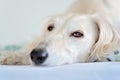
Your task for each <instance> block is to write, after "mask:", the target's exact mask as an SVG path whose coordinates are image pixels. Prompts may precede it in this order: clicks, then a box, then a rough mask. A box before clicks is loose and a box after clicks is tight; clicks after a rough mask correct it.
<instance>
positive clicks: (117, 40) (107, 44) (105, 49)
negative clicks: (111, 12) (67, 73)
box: [88, 16, 120, 60]
mask: <svg viewBox="0 0 120 80" xmlns="http://www.w3.org/2000/svg"><path fill="white" fill-rule="evenodd" d="M93 21H94V23H95V25H96V27H97V28H98V30H99V33H98V34H99V36H98V39H97V41H96V43H95V44H94V45H93V48H92V49H91V52H90V56H89V58H88V59H90V60H94V59H96V58H97V59H101V58H104V57H105V56H108V55H109V54H110V53H113V52H114V51H115V50H116V49H117V48H118V46H120V36H119V34H118V32H117V31H116V30H115V25H114V26H113V25H112V24H111V23H110V22H109V21H108V20H106V19H104V18H101V17H98V16H94V18H93ZM93 58H94V59H93Z"/></svg>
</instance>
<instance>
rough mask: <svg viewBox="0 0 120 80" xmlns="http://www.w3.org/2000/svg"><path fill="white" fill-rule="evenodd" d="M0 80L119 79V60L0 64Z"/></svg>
mask: <svg viewBox="0 0 120 80" xmlns="http://www.w3.org/2000/svg"><path fill="white" fill-rule="evenodd" d="M0 80H120V62H109V63H107V62H103V63H79V64H72V65H65V66H57V67H42V66H41V67H34V66H0Z"/></svg>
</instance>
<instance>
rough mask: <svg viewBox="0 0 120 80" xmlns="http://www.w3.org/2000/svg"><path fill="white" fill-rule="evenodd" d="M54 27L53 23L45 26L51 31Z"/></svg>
mask: <svg viewBox="0 0 120 80" xmlns="http://www.w3.org/2000/svg"><path fill="white" fill-rule="evenodd" d="M54 28H55V26H54V24H50V25H49V26H48V27H47V30H48V31H52V30H53V29H54Z"/></svg>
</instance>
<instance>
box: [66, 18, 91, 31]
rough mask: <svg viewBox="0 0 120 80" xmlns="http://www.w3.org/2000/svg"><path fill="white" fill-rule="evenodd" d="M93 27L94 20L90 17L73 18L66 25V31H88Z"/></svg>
mask: <svg viewBox="0 0 120 80" xmlns="http://www.w3.org/2000/svg"><path fill="white" fill-rule="evenodd" d="M92 25H93V22H92V19H91V18H90V17H89V16H72V17H71V18H70V19H69V20H68V21H67V22H66V23H65V26H66V29H69V30H79V29H81V30H84V29H85V30H86V28H88V29H89V28H91V26H92Z"/></svg>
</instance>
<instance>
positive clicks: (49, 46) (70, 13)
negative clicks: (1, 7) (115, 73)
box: [1, 0, 120, 66]
mask: <svg viewBox="0 0 120 80" xmlns="http://www.w3.org/2000/svg"><path fill="white" fill-rule="evenodd" d="M118 3H120V1H119V0H114V1H112V0H76V1H74V2H73V4H72V5H71V6H70V7H69V8H68V9H67V10H66V11H65V12H64V13H62V14H58V15H54V16H51V17H49V18H47V19H46V20H45V21H44V22H43V23H42V27H43V30H42V32H41V34H40V36H39V38H38V39H36V41H34V42H33V43H32V44H31V45H30V48H28V49H27V52H26V53H30V54H27V55H26V54H24V53H25V52H23V54H22V56H21V54H13V53H11V54H8V55H3V56H2V57H1V64H35V65H45V66H55V65H63V64H72V63H78V62H96V61H112V58H111V57H110V56H111V55H114V54H116V51H117V53H118V49H119V47H120V33H119V29H120V27H119V21H120V20H119V17H120V16H119V7H118V6H119V4H118Z"/></svg>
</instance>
